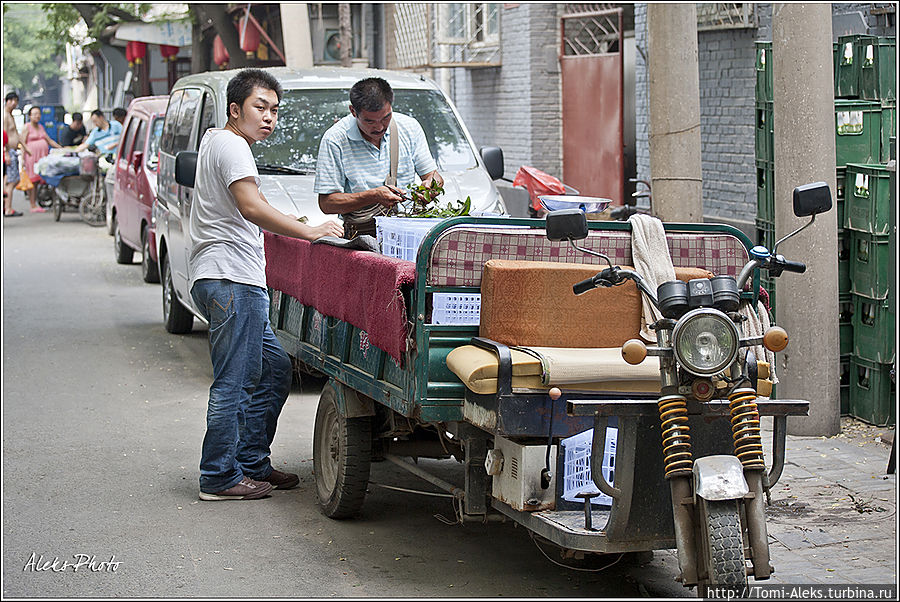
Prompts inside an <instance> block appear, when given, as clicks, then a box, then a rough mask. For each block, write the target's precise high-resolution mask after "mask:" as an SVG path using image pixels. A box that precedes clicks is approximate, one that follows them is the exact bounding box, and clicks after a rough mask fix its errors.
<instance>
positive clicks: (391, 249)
mask: <svg viewBox="0 0 900 602" xmlns="http://www.w3.org/2000/svg"><path fill="white" fill-rule="evenodd" d="M440 221H442V220H441V218H438V217H376V218H375V233H376V235H377V237H378V246H379V247H380V248H381V252H382V254H384V255H387V256H388V257H396V258H397V259H405V260H407V261H415V260H416V254H417V253H418V252H419V245H420V244H422V239H423V238H425V235H426V234H428V231H429V230H431V229H432V228H433V227H434V225H435V224H437V223H439V222H440Z"/></svg>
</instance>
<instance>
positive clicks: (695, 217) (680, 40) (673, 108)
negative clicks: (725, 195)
mask: <svg viewBox="0 0 900 602" xmlns="http://www.w3.org/2000/svg"><path fill="white" fill-rule="evenodd" d="M647 31H648V38H649V59H648V61H649V80H650V141H649V142H650V183H651V185H652V188H653V212H654V213H655V214H656V216H657V217H658V218H660V219H661V220H663V221H668V222H702V221H703V190H702V185H703V179H702V171H701V164H700V71H699V68H698V66H697V8H696V6H695V5H694V4H693V3H688V4H668V3H667V4H648V5H647Z"/></svg>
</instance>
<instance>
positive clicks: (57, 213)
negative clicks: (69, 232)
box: [53, 194, 63, 222]
mask: <svg viewBox="0 0 900 602" xmlns="http://www.w3.org/2000/svg"><path fill="white" fill-rule="evenodd" d="M62 212H63V206H62V199H60V198H59V197H58V196H57V195H56V194H54V195H53V220H54V221H57V222H58V221H59V218H60V217H62Z"/></svg>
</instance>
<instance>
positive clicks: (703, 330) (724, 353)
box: [672, 309, 741, 376]
mask: <svg viewBox="0 0 900 602" xmlns="http://www.w3.org/2000/svg"><path fill="white" fill-rule="evenodd" d="M740 341H741V340H740V335H739V334H738V330H737V326H735V325H734V322H733V321H732V320H731V319H730V318H729V317H728V316H726V315H725V314H723V313H722V312H720V311H718V310H716V309H695V310H693V311H689V312H688V313H686V314H685V315H684V316H683V317H682V318H681V319H680V320H678V324H676V325H675V330H674V331H673V332H672V348H673V349H674V351H675V359H676V360H677V361H678V363H679V364H680V365H681V366H682V367H683V368H684V369H685V370H687V371H688V372H690V373H691V374H694V375H696V376H712V375H714V374H718V373H720V372H722V371H723V370H725V369H726V368H727V367H728V366H730V365H731V363H732V362H733V361H734V360H735V359H736V358H737V353H738V347H739V346H740Z"/></svg>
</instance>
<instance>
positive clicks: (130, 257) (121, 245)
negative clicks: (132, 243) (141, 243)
mask: <svg viewBox="0 0 900 602" xmlns="http://www.w3.org/2000/svg"><path fill="white" fill-rule="evenodd" d="M113 251H114V252H115V255H116V263H120V264H123V265H129V264H131V263H133V262H134V249H132V248H131V247H129V246H128V245H126V244H125V241H123V240H122V234H121V232H119V220H118V218H117V217H116V216H115V215H114V216H113Z"/></svg>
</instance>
